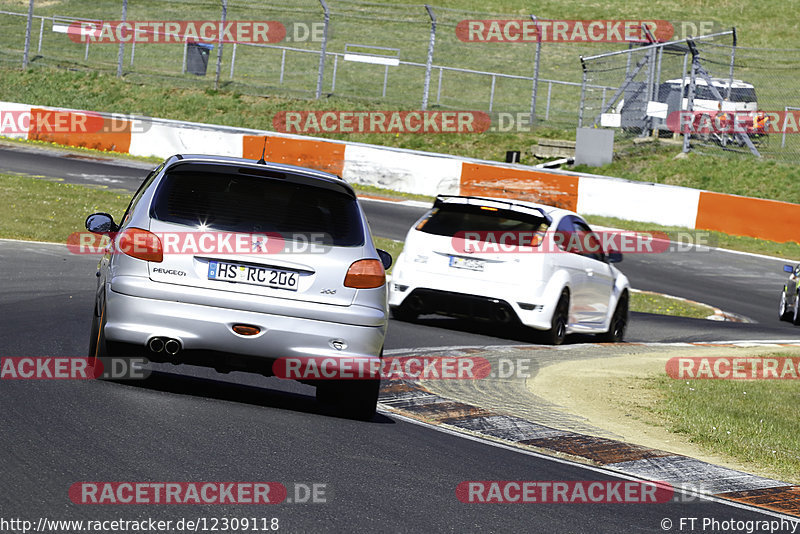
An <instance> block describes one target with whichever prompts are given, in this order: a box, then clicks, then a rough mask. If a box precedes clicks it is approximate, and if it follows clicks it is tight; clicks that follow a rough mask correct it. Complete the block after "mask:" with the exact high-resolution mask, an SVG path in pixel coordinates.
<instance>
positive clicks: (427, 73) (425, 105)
mask: <svg viewBox="0 0 800 534" xmlns="http://www.w3.org/2000/svg"><path fill="white" fill-rule="evenodd" d="M425 9H426V10H427V11H428V16H429V17H430V18H431V38H430V41H428V61H427V63H426V65H425V89H423V91H422V111H425V110H426V109H428V94H429V91H430V89H431V68H432V67H433V48H434V46H435V45H436V14H434V12H433V9H432V8H431V6H429V5H428V4H425Z"/></svg>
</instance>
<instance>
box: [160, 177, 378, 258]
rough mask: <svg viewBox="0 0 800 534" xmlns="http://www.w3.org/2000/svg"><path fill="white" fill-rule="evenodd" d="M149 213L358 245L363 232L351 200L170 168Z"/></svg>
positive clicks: (284, 183)
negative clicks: (171, 171) (170, 170)
mask: <svg viewBox="0 0 800 534" xmlns="http://www.w3.org/2000/svg"><path fill="white" fill-rule="evenodd" d="M152 215H153V217H154V218H155V219H157V220H159V221H164V222H170V223H177V224H185V225H187V226H193V227H197V226H200V225H203V226H204V227H206V228H208V229H209V230H218V231H223V232H243V233H269V232H278V233H280V234H282V235H283V236H284V238H286V239H292V238H293V234H300V235H302V236H309V235H312V234H313V235H314V236H315V238H316V239H319V238H320V236H324V242H325V243H327V244H331V245H335V246H344V247H347V246H360V245H363V244H364V232H363V229H362V226H361V217H360V212H359V210H358V206H357V204H356V200H355V198H353V197H351V196H349V195H347V194H346V193H345V192H343V191H342V192H339V191H335V190H331V189H327V188H322V187H315V186H313V185H307V184H301V183H293V182H291V181H290V180H281V179H274V178H265V177H256V176H246V175H227V174H220V173H198V172H186V171H184V172H180V171H178V172H173V173H170V174H168V175H167V176H165V177H164V180H163V181H162V182H161V184H160V185H159V189H158V192H157V193H156V199H155V201H154V203H153V208H152Z"/></svg>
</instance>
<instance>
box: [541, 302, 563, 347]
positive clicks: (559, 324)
mask: <svg viewBox="0 0 800 534" xmlns="http://www.w3.org/2000/svg"><path fill="white" fill-rule="evenodd" d="M568 323H569V291H567V290H566V289H565V290H564V291H562V292H561V297H559V299H558V304H556V309H555V311H553V318H552V319H551V321H550V329H549V330H546V331H545V332H544V340H545V343H547V344H548V345H561V344H562V343H563V342H564V339H565V338H566V337H567V324H568Z"/></svg>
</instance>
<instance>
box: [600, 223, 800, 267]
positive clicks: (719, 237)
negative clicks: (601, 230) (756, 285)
mask: <svg viewBox="0 0 800 534" xmlns="http://www.w3.org/2000/svg"><path fill="white" fill-rule="evenodd" d="M586 220H587V221H588V222H589V223H590V224H592V225H599V226H610V227H612V228H622V229H625V230H633V231H640V232H665V233H666V234H667V235H669V236H670V237H671V238H672V239H682V240H683V241H684V242H689V241H690V240H691V242H695V243H698V244H704V245H708V246H712V247H718V248H727V249H731V250H739V251H742V252H752V253H754V254H765V255H767V256H777V257H781V258H786V259H789V260H792V259H798V258H800V244H798V243H795V242H788V243H776V242H774V241H766V240H763V239H756V238H754V237H744V236H736V235H730V234H724V233H722V232H714V231H710V230H690V229H688V228H682V227H680V226H663V225H659V224H653V223H645V222H635V221H626V220H624V219H617V218H615V217H601V216H599V215H587V216H586Z"/></svg>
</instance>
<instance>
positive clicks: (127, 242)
mask: <svg viewBox="0 0 800 534" xmlns="http://www.w3.org/2000/svg"><path fill="white" fill-rule="evenodd" d="M117 249H118V250H119V251H120V252H122V253H123V254H127V255H128V256H131V257H132V258H137V259H140V260H145V261H154V262H156V263H160V262H161V261H163V259H164V249H163V247H162V246H161V240H160V239H159V238H158V236H157V235H156V234H154V233H153V232H148V231H147V230H142V229H141V228H126V229H125V230H124V231H123V232H122V233H121V234H120V235H119V237H118V238H117Z"/></svg>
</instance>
